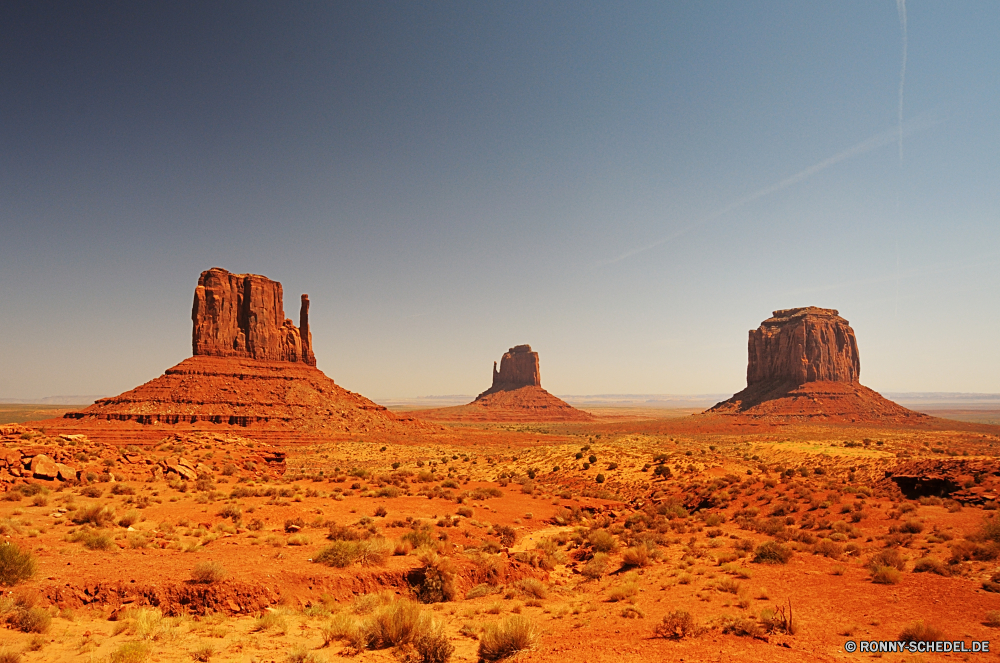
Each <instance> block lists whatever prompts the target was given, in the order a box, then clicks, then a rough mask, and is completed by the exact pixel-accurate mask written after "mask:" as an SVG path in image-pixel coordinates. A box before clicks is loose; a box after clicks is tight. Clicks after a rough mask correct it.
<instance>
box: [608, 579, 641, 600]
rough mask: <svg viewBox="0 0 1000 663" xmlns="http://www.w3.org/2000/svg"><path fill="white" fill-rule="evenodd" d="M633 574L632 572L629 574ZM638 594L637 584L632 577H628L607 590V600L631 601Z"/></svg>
mask: <svg viewBox="0 0 1000 663" xmlns="http://www.w3.org/2000/svg"><path fill="white" fill-rule="evenodd" d="M629 575H634V574H629ZM638 595H639V584H638V583H637V582H636V581H635V579H634V578H629V579H628V580H626V581H625V582H623V583H622V584H620V585H618V586H617V587H612V588H611V591H609V592H608V601H611V602H612V603H618V602H620V601H631V600H632V599H634V598H635V597H636V596H638Z"/></svg>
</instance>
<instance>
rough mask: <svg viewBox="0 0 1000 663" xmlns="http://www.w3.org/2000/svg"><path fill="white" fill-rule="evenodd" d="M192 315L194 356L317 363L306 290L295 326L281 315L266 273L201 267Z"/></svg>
mask: <svg viewBox="0 0 1000 663" xmlns="http://www.w3.org/2000/svg"><path fill="white" fill-rule="evenodd" d="M191 320H192V322H193V330H192V352H193V354H195V355H208V356H213V357H241V358H247V359H259V360H262V361H291V362H302V363H305V364H308V365H309V366H315V365H316V357H315V355H314V354H313V352H312V335H311V333H310V332H309V297H308V295H302V306H301V308H300V310H299V327H296V326H295V324H294V323H293V322H292V321H291V320H289V319H287V318H285V310H284V305H283V302H282V290H281V284H280V283H278V282H277V281H272V280H271V279H269V278H267V277H266V276H260V275H258V274H231V273H229V272H228V271H226V270H224V269H221V268H219V267H213V268H212V269H209V270H207V271H204V272H202V273H201V276H200V277H199V278H198V286H197V287H196V288H195V290H194V305H193V307H192V309H191Z"/></svg>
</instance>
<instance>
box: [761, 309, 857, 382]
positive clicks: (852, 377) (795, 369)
mask: <svg viewBox="0 0 1000 663" xmlns="http://www.w3.org/2000/svg"><path fill="white" fill-rule="evenodd" d="M748 354H749V356H750V360H749V362H748V364H747V386H748V387H752V386H754V385H757V384H760V383H764V382H792V383H794V384H805V383H806V382H820V381H829V382H857V381H858V378H859V377H860V375H861V359H860V358H859V356H858V342H857V340H856V339H855V338H854V330H853V329H851V326H850V325H849V324H848V322H847V320H844V319H843V318H841V317H840V316H839V315H838V313H837V311H836V310H834V309H829V308H816V307H815V306H807V307H805V308H792V309H785V310H782V311H775V312H774V317H771V318H768V319H767V320H765V321H764V322H762V323H760V327H758V328H757V329H753V330H751V331H750V341H749V343H748Z"/></svg>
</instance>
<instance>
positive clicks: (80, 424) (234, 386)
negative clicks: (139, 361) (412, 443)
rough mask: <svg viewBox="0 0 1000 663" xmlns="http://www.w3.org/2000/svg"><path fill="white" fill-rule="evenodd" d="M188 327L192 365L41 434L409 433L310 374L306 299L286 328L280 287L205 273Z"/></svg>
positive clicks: (402, 422)
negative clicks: (249, 430)
mask: <svg viewBox="0 0 1000 663" xmlns="http://www.w3.org/2000/svg"><path fill="white" fill-rule="evenodd" d="M191 319H192V322H193V330H192V349H193V352H194V356H193V357H190V358H188V359H185V360H184V361H182V362H181V363H180V364H178V365H176V366H174V367H173V368H169V369H167V370H166V372H165V373H164V375H161V376H160V377H158V378H156V379H155V380H151V381H150V382H147V383H146V384H144V385H140V386H139V387H136V388H135V389H132V390H131V391H127V392H125V393H123V394H120V395H118V396H115V397H113V398H102V399H100V400H98V401H97V402H96V403H94V404H93V405H91V406H90V407H88V408H86V409H84V410H82V411H79V412H68V413H66V414H65V415H64V418H63V420H61V425H57V424H55V423H53V424H51V427H52V428H53V429H59V430H60V431H61V432H67V433H72V432H85V433H87V434H88V435H89V436H90V437H96V438H103V439H105V440H111V439H125V438H126V437H128V438H136V436H139V437H141V435H142V434H141V433H140V432H139V431H142V430H143V429H145V430H147V431H148V432H149V434H150V435H155V436H158V437H162V436H163V433H164V432H165V431H164V429H163V427H164V426H168V427H174V428H177V429H179V430H213V431H214V430H217V429H218V428H220V427H222V428H226V427H240V428H246V427H252V428H255V429H257V432H255V436H257V437H259V436H261V434H262V433H266V434H267V436H268V437H272V438H273V437H276V436H277V437H282V436H299V437H301V436H306V437H314V438H316V437H319V438H322V437H326V436H331V435H337V434H346V433H365V432H373V431H382V432H396V433H401V434H407V431H409V430H411V429H412V428H413V426H414V423H413V422H412V420H409V419H408V418H401V417H397V416H396V415H394V414H392V413H391V412H389V411H388V410H387V409H386V408H384V407H382V406H381V405H377V404H376V403H373V402H372V401H370V400H368V399H367V398H365V397H364V396H361V395H359V394H355V393H352V392H350V391H347V390H346V389H343V388H342V387H340V386H338V385H337V384H336V383H334V381H333V380H331V379H330V378H329V377H327V376H326V375H324V374H323V373H322V372H321V371H320V370H318V369H317V368H315V366H316V357H315V355H314V354H313V351H312V337H311V334H310V331H309V297H308V296H307V295H302V303H301V307H300V309H299V326H298V327H296V326H295V325H294V324H293V323H292V321H291V320H286V319H285V314H284V307H283V304H282V290H281V284H280V283H278V282H277V281H272V280H271V279H268V278H267V277H264V276H259V275H257V274H231V273H229V272H227V271H226V270H224V269H220V268H218V267H215V268H212V269H209V270H207V271H205V272H202V274H201V277H200V278H199V279H198V286H197V288H195V293H194V306H193V308H192V311H191ZM47 425H48V424H47ZM271 433H274V434H271ZM46 471H48V469H47V470H46Z"/></svg>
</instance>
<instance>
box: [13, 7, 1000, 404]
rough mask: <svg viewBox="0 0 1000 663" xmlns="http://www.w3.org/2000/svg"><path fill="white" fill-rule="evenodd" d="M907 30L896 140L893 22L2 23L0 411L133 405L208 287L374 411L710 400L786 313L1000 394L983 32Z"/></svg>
mask: <svg viewBox="0 0 1000 663" xmlns="http://www.w3.org/2000/svg"><path fill="white" fill-rule="evenodd" d="M905 16H906V72H905V82H904V85H903V88H902V116H901V118H902V122H901V123H900V113H899V108H900V81H901V74H902V64H903V44H904V40H903V26H902V21H901V14H900V12H899V11H897V4H896V3H893V2H867V1H865V2H827V3H823V2H784V3H780V2H761V3H754V2H745V3H732V2H730V3H715V2H689V3H665V2H653V3H640V2H628V3H608V2H601V3H586V2H574V3H568V2H566V3H545V2H541V3H540V2H528V3H472V2H456V3H443V2H442V3H398V4H397V3H273V4H263V3H247V2H232V3H224V2H218V3H197V2H192V3H183V2H178V3H163V4H157V5H154V6H145V5H136V4H134V3H121V4H108V3H91V4H83V5H77V6H66V5H65V4H63V3H35V2H28V3H22V4H18V3H5V4H4V6H3V7H2V8H0V231H2V234H0V303H2V306H0V311H2V315H0V398H32V397H41V396H47V395H59V394H109V395H110V394H115V393H119V392H121V391H124V390H126V389H129V388H131V387H133V386H135V385H137V384H140V383H142V382H145V381H147V380H149V379H152V378H153V377H156V376H157V375H159V374H160V373H162V371H163V370H164V369H166V368H168V367H169V366H171V365H173V364H175V363H177V362H179V361H181V360H182V359H184V358H185V357H187V356H189V355H190V324H191V323H190V308H191V300H192V294H193V290H194V286H195V284H196V281H197V277H198V274H199V273H200V272H201V271H202V270H204V269H208V268H209V267H213V266H220V267H224V268H226V269H229V270H230V271H234V272H253V273H259V274H264V275H267V276H269V277H271V278H273V279H276V280H279V281H281V282H282V283H283V285H284V287H285V294H286V308H287V310H289V311H294V310H295V302H296V301H297V297H298V294H299V293H302V292H307V293H309V295H310V299H311V300H312V309H311V322H312V327H313V336H314V342H315V349H316V355H317V359H318V361H319V367H320V368H321V369H323V370H324V371H325V372H326V373H327V374H328V375H330V376H331V377H333V378H334V379H335V380H336V381H337V382H338V383H340V384H342V385H343V386H345V387H347V388H349V389H351V390H354V391H358V392H361V393H363V394H365V395H367V396H370V397H373V398H375V399H379V398H390V397H406V396H419V395H430V394H455V393H466V394H473V393H477V392H479V391H481V390H482V389H485V388H486V387H487V386H488V385H489V381H490V372H491V370H492V362H493V361H495V360H498V359H499V358H500V355H501V354H502V353H503V351H504V350H506V349H507V348H508V347H510V346H513V345H515V344H519V343H530V344H532V346H533V347H534V348H535V349H536V350H538V351H539V352H540V355H541V368H542V384H543V386H545V387H546V388H548V389H549V390H550V391H552V392H554V393H560V394H595V393H674V394H684V393H706V392H710V393H726V392H735V391H737V390H739V389H740V388H742V387H743V386H744V385H745V371H746V341H747V330H749V329H751V328H754V327H756V326H757V325H758V324H759V323H760V322H761V321H762V320H764V319H765V318H767V317H769V315H770V312H771V311H772V310H774V309H779V308H789V307H794V306H803V305H816V306H824V307H830V308H836V309H839V310H840V312H841V315H843V316H844V317H845V318H847V319H848V320H849V321H850V322H851V324H852V326H853V327H854V330H855V332H856V334H857V336H858V341H859V346H860V350H861V361H862V373H861V379H862V382H863V383H864V384H867V385H869V386H871V387H873V388H876V389H879V390H885V391H971V392H976V391H978V392H1000V342H998V340H1000V334H998V329H1000V306H998V304H1000V184H998V182H1000V162H998V157H997V155H998V154H1000V122H998V116H997V112H998V111H997V109H998V108H1000V88H998V85H997V81H998V80H1000V76H998V68H1000V41H998V40H997V39H996V34H997V33H998V29H1000V3H990V2H980V3H963V2H949V3H918V2H910V3H909V5H907V6H906V7H905ZM900 133H902V138H901V139H900ZM900 147H901V149H900ZM293 317H294V316H293Z"/></svg>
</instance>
